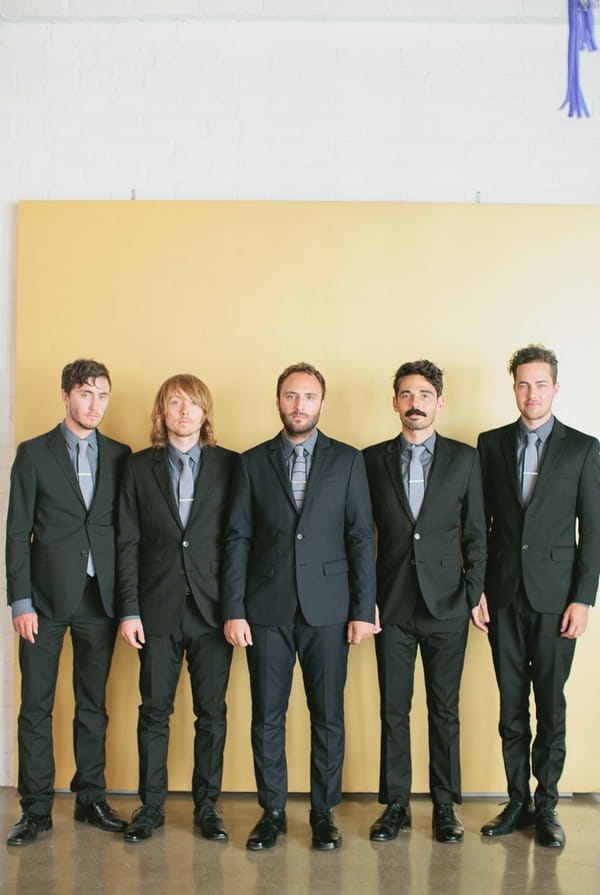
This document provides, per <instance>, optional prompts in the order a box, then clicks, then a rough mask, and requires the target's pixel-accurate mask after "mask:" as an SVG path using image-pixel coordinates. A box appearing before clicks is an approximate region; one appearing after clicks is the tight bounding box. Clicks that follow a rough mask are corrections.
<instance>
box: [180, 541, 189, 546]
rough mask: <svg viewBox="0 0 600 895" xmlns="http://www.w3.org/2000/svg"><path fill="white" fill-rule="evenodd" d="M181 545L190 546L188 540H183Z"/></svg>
mask: <svg viewBox="0 0 600 895" xmlns="http://www.w3.org/2000/svg"><path fill="white" fill-rule="evenodd" d="M181 546H182V547H189V546H190V542H189V541H183V543H182V545H181Z"/></svg>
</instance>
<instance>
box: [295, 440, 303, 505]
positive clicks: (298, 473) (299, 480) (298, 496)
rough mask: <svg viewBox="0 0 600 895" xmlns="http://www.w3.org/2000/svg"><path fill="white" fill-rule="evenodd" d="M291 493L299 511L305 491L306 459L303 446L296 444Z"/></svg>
mask: <svg viewBox="0 0 600 895" xmlns="http://www.w3.org/2000/svg"><path fill="white" fill-rule="evenodd" d="M292 491H293V492H294V500H295V501H296V506H297V507H298V509H299V510H301V509H302V507H303V506H304V492H305V491H306V457H305V456H304V445H302V444H297V445H295V447H294V465H293V466H292Z"/></svg>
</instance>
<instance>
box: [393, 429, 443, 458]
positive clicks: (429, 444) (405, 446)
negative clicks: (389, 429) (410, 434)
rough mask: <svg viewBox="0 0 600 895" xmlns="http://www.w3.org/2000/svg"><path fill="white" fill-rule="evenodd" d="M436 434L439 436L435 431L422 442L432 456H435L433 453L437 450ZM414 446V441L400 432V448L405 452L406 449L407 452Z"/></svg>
mask: <svg viewBox="0 0 600 895" xmlns="http://www.w3.org/2000/svg"><path fill="white" fill-rule="evenodd" d="M436 436H437V433H436V432H433V433H432V434H431V435H430V436H429V438H427V439H426V440H425V441H422V442H421V444H422V445H423V446H424V447H425V450H426V451H428V452H429V453H430V454H431V456H433V454H434V452H435V439H436ZM413 447H414V445H413V443H412V441H409V440H408V438H406V437H405V436H404V435H403V434H402V432H401V433H400V450H401V451H402V453H404V452H405V451H406V452H408V451H411V450H412V449H413Z"/></svg>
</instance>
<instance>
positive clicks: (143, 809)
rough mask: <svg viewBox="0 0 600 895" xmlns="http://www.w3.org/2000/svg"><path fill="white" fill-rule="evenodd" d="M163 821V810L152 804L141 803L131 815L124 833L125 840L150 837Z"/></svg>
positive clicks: (140, 839) (132, 840) (131, 840)
mask: <svg viewBox="0 0 600 895" xmlns="http://www.w3.org/2000/svg"><path fill="white" fill-rule="evenodd" d="M164 822H165V812H164V811H162V810H161V809H160V808H155V807H154V806H153V805H141V806H140V807H139V808H137V809H136V810H135V811H134V812H133V814H132V815H131V823H130V824H129V825H128V827H127V832H126V833H125V842H143V841H144V839H150V837H151V836H152V834H153V833H154V831H155V830H157V829H158V828H159V827H162V826H163V825H164Z"/></svg>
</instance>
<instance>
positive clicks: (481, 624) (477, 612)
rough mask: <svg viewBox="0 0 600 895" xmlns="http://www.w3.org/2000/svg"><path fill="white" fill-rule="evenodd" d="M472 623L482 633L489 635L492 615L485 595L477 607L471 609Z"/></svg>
mask: <svg viewBox="0 0 600 895" xmlns="http://www.w3.org/2000/svg"><path fill="white" fill-rule="evenodd" d="M471 621H472V622H473V624H474V625H475V627H476V628H479V630H480V631H483V632H484V633H485V634H487V633H488V625H489V622H490V613H489V612H488V604H487V597H486V595H485V594H482V595H481V598H480V600H479V603H478V604H477V606H474V607H473V608H472V609H471Z"/></svg>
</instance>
